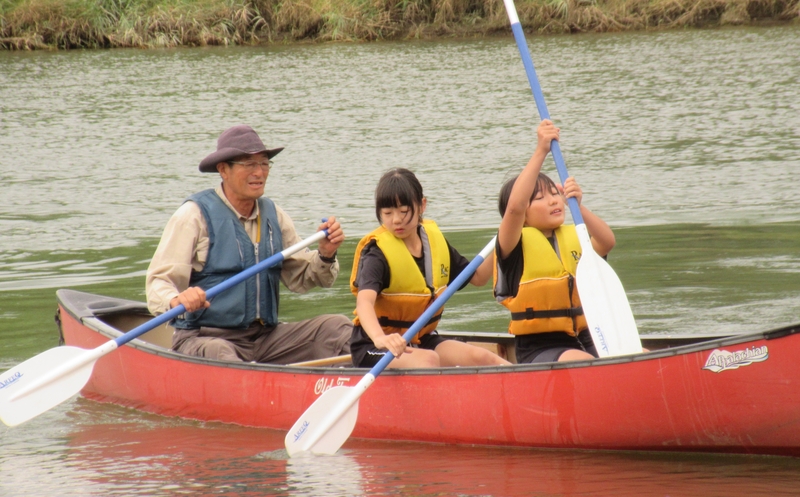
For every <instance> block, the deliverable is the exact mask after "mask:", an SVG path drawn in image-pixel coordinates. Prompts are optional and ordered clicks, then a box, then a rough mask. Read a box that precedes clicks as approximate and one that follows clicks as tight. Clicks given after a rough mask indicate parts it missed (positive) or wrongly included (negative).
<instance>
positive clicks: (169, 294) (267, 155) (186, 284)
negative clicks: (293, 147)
mask: <svg viewBox="0 0 800 497" xmlns="http://www.w3.org/2000/svg"><path fill="white" fill-rule="evenodd" d="M281 150H283V148H273V149H267V148H266V147H265V146H264V144H263V142H262V141H261V139H260V138H259V137H258V135H257V134H256V132H255V131H254V130H253V129H252V128H251V127H250V126H245V125H239V126H234V127H232V128H230V129H228V130H226V131H224V132H223V133H222V134H221V135H220V136H219V139H218V140H217V150H216V152H214V153H212V154H210V155H209V156H208V157H206V158H205V159H203V161H202V162H201V163H200V171H201V172H204V173H214V172H216V173H219V175H220V176H221V178H222V183H221V184H220V185H219V186H217V187H216V188H214V189H208V190H204V191H201V192H199V193H195V194H194V195H191V196H190V197H189V198H188V199H186V201H184V203H183V205H181V207H180V208H179V209H178V210H177V211H176V212H175V214H173V216H172V217H171V218H170V220H169V222H168V223H167V226H166V228H164V233H163V235H162V236H161V241H160V242H159V244H158V248H157V249H156V253H155V255H154V256H153V259H152V260H151V261H150V267H149V268H148V269H147V282H146V292H147V305H148V307H149V309H150V311H151V312H152V313H153V314H162V313H164V312H166V311H167V310H169V309H171V308H173V307H175V306H177V305H179V304H183V305H184V306H185V307H186V311H187V312H186V313H184V314H182V315H180V316H178V318H176V319H174V320H173V321H172V322H171V324H172V326H173V327H174V328H175V333H174V334H173V337H172V348H173V350H175V351H177V352H181V353H184V354H189V355H194V356H200V357H208V358H212V359H221V360H230V361H248V362H250V361H255V362H270V363H277V364H289V363H293V362H302V361H308V360H314V359H321V358H324V357H331V356H337V355H343V354H349V353H350V348H349V339H350V335H351V334H352V329H353V328H352V323H351V321H350V320H349V319H348V318H347V317H346V316H343V315H335V314H328V315H322V316H318V317H316V318H313V319H309V320H306V321H301V322H297V323H279V322H278V298H279V282H281V281H282V282H283V284H284V285H286V287H287V288H289V290H291V291H293V292H297V293H303V292H306V291H308V290H310V289H311V288H313V287H315V286H321V287H330V286H332V285H333V282H334V280H335V279H336V276H337V275H338V274H339V262H338V261H337V260H336V250H337V249H338V248H339V245H341V243H342V241H343V240H344V233H343V232H342V228H341V226H340V225H339V222H338V221H336V218H334V217H330V218H328V220H327V221H326V222H324V223H322V224H321V225H319V228H318V229H319V230H322V229H327V230H328V236H327V238H323V239H322V240H321V241H320V242H319V249H318V250H314V251H311V250H305V251H300V252H298V253H295V254H294V255H292V256H290V257H288V258H286V259H285V260H284V261H283V262H282V263H281V264H278V265H277V266H274V267H272V268H270V269H267V270H265V271H262V272H261V273H259V274H258V275H256V276H254V277H252V278H249V279H248V280H247V281H245V282H243V283H240V284H238V285H236V286H234V287H233V288H230V289H228V290H226V291H225V292H222V293H221V294H219V295H217V296H216V297H215V298H214V299H213V305H212V304H211V303H210V302H208V301H207V300H206V297H205V290H207V289H209V288H211V287H213V286H214V285H217V284H219V283H221V282H222V281H225V280H227V279H229V278H230V277H232V276H234V275H236V274H238V273H240V272H241V271H243V270H244V269H246V268H248V267H250V266H253V265H254V264H256V263H257V262H259V261H262V260H264V259H266V258H268V257H269V256H271V255H272V254H274V253H277V252H280V251H282V250H283V249H284V248H285V247H289V246H291V245H294V244H295V243H298V242H300V237H299V236H298V234H297V232H296V231H295V228H294V224H293V223H292V220H291V218H289V216H288V215H287V214H286V213H285V212H284V211H283V210H282V209H281V208H280V207H278V206H277V205H275V203H274V202H273V201H272V200H270V199H269V198H267V197H264V196H263V195H264V185H265V184H266V182H267V177H268V176H269V171H270V168H271V167H272V163H271V159H272V157H275V156H276V155H277V154H278V153H279V152H280V151H281Z"/></svg>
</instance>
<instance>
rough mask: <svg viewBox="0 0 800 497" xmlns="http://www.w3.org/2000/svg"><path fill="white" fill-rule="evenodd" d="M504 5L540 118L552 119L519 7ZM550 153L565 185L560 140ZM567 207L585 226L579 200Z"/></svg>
mask: <svg viewBox="0 0 800 497" xmlns="http://www.w3.org/2000/svg"><path fill="white" fill-rule="evenodd" d="M503 3H504V4H505V6H506V12H507V13H508V20H509V21H510V22H511V32H512V33H513V34H514V40H515V41H516V42H517V48H519V55H520V57H522V65H523V66H525V74H527V75H528V83H530V86H531V92H532V93H533V99H534V100H535V101H536V108H537V109H538V110H539V117H540V118H541V119H550V112H549V111H548V110H547V103H546V102H545V101H544V94H543V93H542V87H541V85H540V84H539V78H538V77H537V76H536V69H535V68H534V66H533V60H532V59H531V54H530V52H529V51H528V43H527V41H526V40H525V32H524V31H522V25H521V24H520V23H519V17H518V16H517V7H516V6H515V5H514V0H503ZM550 153H551V154H552V155H553V160H554V161H555V163H556V169H557V170H558V177H559V179H560V180H561V184H564V182H566V181H567V178H569V174H568V173H567V165H566V164H565V163H564V156H563V155H562V154H561V146H560V145H559V143H558V140H553V141H552V142H551V143H550ZM567 205H569V211H570V213H571V214H572V219H573V220H574V221H575V224H576V225H578V224H583V216H582V215H581V208H580V205H579V204H578V200H577V199H576V198H574V197H570V198H568V199H567Z"/></svg>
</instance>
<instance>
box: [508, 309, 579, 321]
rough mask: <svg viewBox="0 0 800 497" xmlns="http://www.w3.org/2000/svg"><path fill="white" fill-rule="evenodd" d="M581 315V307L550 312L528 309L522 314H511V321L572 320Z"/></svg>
mask: <svg viewBox="0 0 800 497" xmlns="http://www.w3.org/2000/svg"><path fill="white" fill-rule="evenodd" d="M582 315H583V307H570V308H569V309H554V310H550V311H534V310H533V309H532V308H531V307H528V308H527V309H525V310H524V311H523V312H512V313H511V320H512V321H522V320H524V319H547V318H572V319H575V318H576V317H577V316H582Z"/></svg>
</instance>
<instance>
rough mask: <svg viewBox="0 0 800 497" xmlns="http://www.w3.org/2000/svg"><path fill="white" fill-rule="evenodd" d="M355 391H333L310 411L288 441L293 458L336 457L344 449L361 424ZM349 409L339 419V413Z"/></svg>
mask: <svg viewBox="0 0 800 497" xmlns="http://www.w3.org/2000/svg"><path fill="white" fill-rule="evenodd" d="M352 390H353V388H352V387H342V386H339V387H333V388H331V389H330V390H326V391H325V393H323V394H322V395H321V396H320V397H319V398H318V399H317V400H316V401H315V402H314V403H313V404H311V405H310V406H309V407H308V409H306V412H304V413H303V415H302V416H300V418H299V419H298V420H297V421H296V422H295V424H294V426H292V428H291V429H290V430H289V433H287V434H286V438H285V439H284V443H285V444H286V452H288V453H289V457H295V456H296V455H299V454H302V453H304V452H311V453H313V454H328V455H332V454H335V453H336V451H337V450H339V449H340V448H341V447H342V445H344V443H345V442H346V441H347V439H348V438H349V437H350V434H351V433H353V428H355V426H356V421H357V420H358V397H355V401H353V399H354V395H353V391H352ZM345 407H346V410H345V411H344V412H343V413H342V414H341V415H337V413H336V412H335V411H336V410H341V409H343V408H345ZM333 418H335V419H333ZM329 424H330V426H326V425H329Z"/></svg>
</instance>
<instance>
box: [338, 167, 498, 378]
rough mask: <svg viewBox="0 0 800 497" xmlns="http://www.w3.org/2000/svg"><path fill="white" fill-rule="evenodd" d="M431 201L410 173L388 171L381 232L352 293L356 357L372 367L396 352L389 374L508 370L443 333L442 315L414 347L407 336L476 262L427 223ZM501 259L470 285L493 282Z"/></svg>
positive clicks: (356, 265) (357, 262) (378, 205)
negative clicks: (434, 369)
mask: <svg viewBox="0 0 800 497" xmlns="http://www.w3.org/2000/svg"><path fill="white" fill-rule="evenodd" d="M426 205H427V199H426V198H425V197H424V196H423V194H422V185H421V184H420V183H419V180H417V177H416V176H415V175H414V173H412V172H411V171H409V170H408V169H392V170H390V171H388V172H387V173H385V174H384V175H383V176H382V177H381V179H380V181H379V182H378V187H377V188H376V190H375V215H376V217H377V218H378V221H379V222H380V223H381V226H380V227H379V228H377V229H375V230H374V231H372V232H371V233H369V234H368V235H366V236H365V237H364V238H362V239H361V241H360V242H359V244H358V246H357V247H356V253H355V259H354V260H353V271H352V274H351V276H350V289H351V291H352V292H353V293H354V294H355V295H356V311H355V314H356V318H355V320H354V325H355V326H354V328H353V336H352V338H351V341H350V352H351V354H352V356H353V364H355V365H356V366H358V367H372V366H374V365H375V364H377V363H378V361H380V360H381V358H383V356H384V355H385V354H386V353H387V351H390V352H391V353H392V354H393V355H394V356H395V359H394V360H393V361H392V362H391V363H389V367H390V368H427V367H440V366H481V365H501V364H509V362H508V361H506V360H505V359H502V358H501V357H499V356H498V355H496V354H493V353H492V352H490V351H488V350H486V349H483V348H480V347H476V346H474V345H469V344H466V343H463V342H459V341H456V340H447V339H444V338H442V337H440V336H439V335H438V334H437V333H436V326H437V324H438V321H439V318H440V317H441V312H440V313H439V315H437V316H435V317H434V318H432V319H431V320H430V321H429V322H428V323H427V324H426V326H425V327H424V328H422V329H421V330H420V332H419V333H418V334H417V336H416V337H414V339H413V340H412V343H411V344H407V343H406V341H405V340H404V339H403V333H405V332H406V331H407V330H408V328H410V327H411V325H412V324H413V323H414V321H416V319H417V318H418V317H419V316H421V315H422V313H423V312H424V311H425V309H427V308H428V306H429V305H430V304H431V303H432V302H433V300H434V299H435V298H436V297H437V296H439V295H440V294H441V293H442V292H443V291H444V289H445V288H446V287H447V285H448V284H449V283H450V282H451V281H452V280H453V279H455V278H456V277H457V276H458V275H459V274H461V271H463V270H464V268H466V267H467V265H468V264H469V261H468V260H467V259H466V258H465V257H463V256H462V255H461V254H459V253H458V252H457V251H456V250H455V249H454V248H452V247H451V246H450V244H449V243H448V242H447V240H446V239H445V237H444V235H443V234H442V232H441V231H440V230H439V228H438V227H437V226H436V223H434V222H433V221H429V220H423V219H422V214H423V213H424V212H425V207H426ZM493 260H494V258H492V257H488V258H487V260H486V261H485V262H484V264H482V265H481V266H480V267H479V268H478V270H477V271H476V272H475V274H474V275H473V276H472V279H470V283H472V284H474V285H478V286H482V285H485V284H486V282H488V281H489V278H490V277H491V272H492V262H493Z"/></svg>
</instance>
